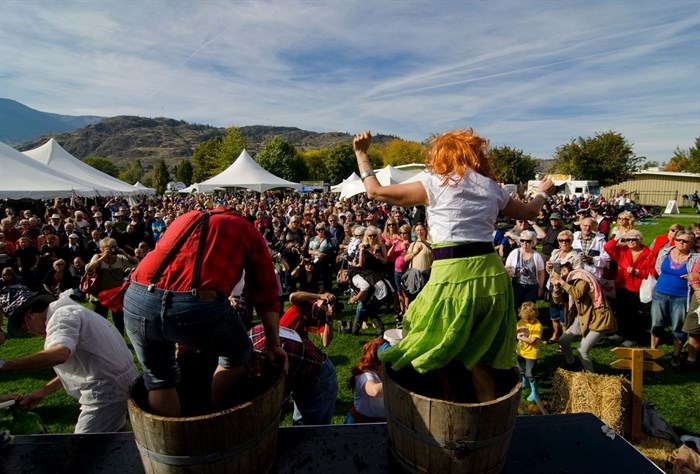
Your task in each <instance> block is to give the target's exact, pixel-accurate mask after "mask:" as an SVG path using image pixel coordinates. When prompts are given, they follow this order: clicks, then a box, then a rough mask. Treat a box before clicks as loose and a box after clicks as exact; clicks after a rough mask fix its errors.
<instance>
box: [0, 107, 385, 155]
mask: <svg viewBox="0 0 700 474" xmlns="http://www.w3.org/2000/svg"><path fill="white" fill-rule="evenodd" d="M10 118H11V120H10ZM20 124H23V125H21V126H20ZM20 130H21V131H22V134H21V135H20V134H19V131H20ZM238 130H239V131H240V132H241V134H242V135H243V136H244V137H245V139H246V143H247V146H246V148H247V150H248V152H250V153H251V154H252V155H253V156H255V154H257V153H259V152H260V151H262V150H263V149H264V147H265V145H266V144H267V143H268V142H269V141H270V140H271V139H272V138H274V137H276V136H281V137H282V138H284V139H285V140H286V141H287V142H288V143H290V144H291V145H293V146H294V147H295V148H297V149H298V150H302V151H305V150H311V149H320V148H333V147H334V146H336V145H338V144H341V143H351V142H352V136H351V135H349V134H347V133H340V132H328V133H318V132H311V131H307V130H301V129H299V128H296V127H281V126H262V125H249V126H243V127H238ZM226 133H227V130H226V128H220V127H212V126H210V125H199V124H190V123H187V122H185V121H182V120H175V119H171V118H166V117H156V118H146V117H136V116H128V115H125V116H117V117H110V118H104V117H86V116H83V117H75V116H65V115H57V114H49V113H46V112H40V111H37V110H34V109H31V108H29V107H26V106H25V105H23V104H20V103H19V102H15V101H14V100H9V99H0V141H3V142H5V143H6V144H8V145H11V146H14V147H15V148H17V149H18V150H20V151H23V150H30V149H32V148H36V147H37V146H40V145H43V144H44V143H46V141H47V140H48V139H49V138H55V139H56V140H57V141H58V143H59V144H60V145H61V146H62V147H63V148H64V149H65V150H66V151H68V152H69V153H71V154H72V155H73V156H75V157H77V158H80V159H83V158H85V157H87V156H100V157H103V158H107V159H109V160H110V161H112V162H114V163H115V164H116V165H117V166H120V167H122V166H123V165H124V164H125V163H127V162H129V161H133V160H136V159H139V160H141V163H142V164H143V165H144V166H146V167H148V166H150V165H152V164H153V163H154V162H155V161H157V160H161V159H162V160H164V161H165V162H166V164H168V165H169V166H172V165H175V164H177V163H179V162H180V161H182V159H184V158H191V157H192V152H193V151H194V149H195V148H196V147H197V146H198V145H199V144H201V143H203V142H205V141H207V140H209V139H211V138H214V137H217V136H218V137H224V136H225V135H226ZM17 137H21V138H17ZM395 138H396V137H392V136H388V135H378V136H376V137H373V142H374V143H378V144H382V143H387V142H389V141H391V140H393V139H395Z"/></svg>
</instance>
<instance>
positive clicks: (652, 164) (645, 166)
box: [642, 161, 659, 170]
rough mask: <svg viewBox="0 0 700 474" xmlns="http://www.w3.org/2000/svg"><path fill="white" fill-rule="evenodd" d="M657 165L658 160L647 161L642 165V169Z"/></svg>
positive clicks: (656, 166)
mask: <svg viewBox="0 0 700 474" xmlns="http://www.w3.org/2000/svg"><path fill="white" fill-rule="evenodd" d="M658 167H659V162H658V161H647V162H646V163H644V164H643V165H642V169H643V170H648V169H649V168H658Z"/></svg>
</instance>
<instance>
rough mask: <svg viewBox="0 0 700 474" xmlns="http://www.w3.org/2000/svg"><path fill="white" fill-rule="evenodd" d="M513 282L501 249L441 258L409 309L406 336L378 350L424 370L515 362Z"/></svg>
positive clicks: (397, 362)
mask: <svg viewBox="0 0 700 474" xmlns="http://www.w3.org/2000/svg"><path fill="white" fill-rule="evenodd" d="M513 305H514V300H513V285H512V284H511V280H510V277H509V276H508V274H507V273H506V270H505V268H504V267H503V263H501V259H500V258H499V256H498V255H497V254H496V253H490V254H487V255H480V256H477V257H467V258H459V259H444V260H436V261H435V262H433V266H432V269H431V272H430V280H428V283H427V285H425V287H424V288H423V289H422V290H421V292H420V293H419V294H418V297H417V298H416V299H415V300H414V301H413V302H412V303H411V304H410V306H409V307H408V311H407V312H406V314H405V315H404V324H403V334H404V337H403V340H402V341H401V342H400V343H399V344H397V345H396V346H393V347H391V348H389V349H387V350H385V351H383V352H382V353H381V354H379V358H380V359H381V360H383V361H385V362H390V363H391V364H392V366H393V368H394V369H396V370H399V369H401V368H403V367H405V366H406V365H408V364H411V365H412V366H413V368H414V369H415V370H417V371H418V372H420V373H426V372H428V371H431V370H435V369H439V368H441V367H444V366H445V365H447V364H448V363H449V362H450V361H452V360H457V361H460V362H461V363H462V364H463V365H464V366H465V367H466V368H467V369H469V370H471V369H473V368H474V366H475V365H476V364H477V363H479V362H483V363H485V364H486V365H489V366H491V367H493V368H496V369H507V368H510V367H512V366H513V365H514V355H513V354H514V353H515V345H516V340H515V332H516V317H515V309H514V307H513Z"/></svg>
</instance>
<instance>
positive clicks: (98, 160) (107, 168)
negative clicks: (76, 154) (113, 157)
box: [83, 156, 119, 178]
mask: <svg viewBox="0 0 700 474" xmlns="http://www.w3.org/2000/svg"><path fill="white" fill-rule="evenodd" d="M83 163H85V164H86V165H90V166H92V167H93V168H95V169H98V170H100V171H102V172H103V173H107V174H108V175H110V176H113V177H115V178H116V177H118V176H119V168H117V165H115V164H114V163H112V162H111V161H109V160H108V159H107V158H103V157H101V156H87V157H85V159H84V160H83Z"/></svg>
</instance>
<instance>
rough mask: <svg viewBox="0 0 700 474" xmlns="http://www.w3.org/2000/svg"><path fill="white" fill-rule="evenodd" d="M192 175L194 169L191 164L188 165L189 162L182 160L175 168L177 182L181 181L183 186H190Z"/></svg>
mask: <svg viewBox="0 0 700 474" xmlns="http://www.w3.org/2000/svg"><path fill="white" fill-rule="evenodd" d="M193 173H194V169H193V168H192V163H190V160H187V159H183V160H182V161H181V162H180V164H179V165H178V166H177V170H176V171H175V176H176V177H177V180H178V181H182V182H183V183H185V186H189V185H190V184H192V174H193Z"/></svg>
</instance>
